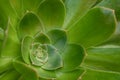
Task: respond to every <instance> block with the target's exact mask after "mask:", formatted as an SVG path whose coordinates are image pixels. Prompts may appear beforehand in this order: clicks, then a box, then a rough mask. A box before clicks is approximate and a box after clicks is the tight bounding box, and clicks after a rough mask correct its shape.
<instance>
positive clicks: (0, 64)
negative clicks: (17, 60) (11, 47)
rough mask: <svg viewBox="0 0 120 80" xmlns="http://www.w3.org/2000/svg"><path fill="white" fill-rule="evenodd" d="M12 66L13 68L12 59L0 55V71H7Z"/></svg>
mask: <svg viewBox="0 0 120 80" xmlns="http://www.w3.org/2000/svg"><path fill="white" fill-rule="evenodd" d="M11 68H12V59H11V58H2V57H0V73H2V72H4V71H7V70H9V69H11Z"/></svg>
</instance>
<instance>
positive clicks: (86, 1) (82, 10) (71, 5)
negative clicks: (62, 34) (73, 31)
mask: <svg viewBox="0 0 120 80" xmlns="http://www.w3.org/2000/svg"><path fill="white" fill-rule="evenodd" d="M95 2H96V0H65V6H66V12H67V14H66V18H65V22H64V28H70V27H71V25H72V24H74V23H76V22H77V21H78V20H79V19H80V18H81V17H83V16H84V15H85V14H86V13H87V12H88V10H89V9H90V8H91V7H92V6H93V5H94V4H95Z"/></svg>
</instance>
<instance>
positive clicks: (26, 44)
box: [21, 36, 33, 64]
mask: <svg viewBox="0 0 120 80" xmlns="http://www.w3.org/2000/svg"><path fill="white" fill-rule="evenodd" d="M32 41H33V38H31V37H29V36H26V37H25V38H24V39H23V40H22V43H21V53H22V58H23V60H24V61H25V62H26V63H27V64H30V63H31V62H30V59H29V58H30V47H31V45H32Z"/></svg>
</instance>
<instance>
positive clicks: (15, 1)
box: [9, 0, 24, 19]
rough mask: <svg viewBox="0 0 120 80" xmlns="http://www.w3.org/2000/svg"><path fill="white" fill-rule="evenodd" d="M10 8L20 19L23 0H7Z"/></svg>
mask: <svg viewBox="0 0 120 80" xmlns="http://www.w3.org/2000/svg"><path fill="white" fill-rule="evenodd" d="M9 2H10V5H11V7H12V8H13V10H14V11H15V14H16V15H17V17H18V18H19V19H20V17H21V16H22V15H23V13H24V11H23V0H9Z"/></svg>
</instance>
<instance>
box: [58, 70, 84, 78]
mask: <svg viewBox="0 0 120 80" xmlns="http://www.w3.org/2000/svg"><path fill="white" fill-rule="evenodd" d="M84 71H85V70H84V69H82V68H79V69H75V70H74V71H70V72H60V71H57V72H56V75H57V80H78V79H79V78H81V77H80V76H81V75H82V74H83V73H84Z"/></svg>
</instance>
